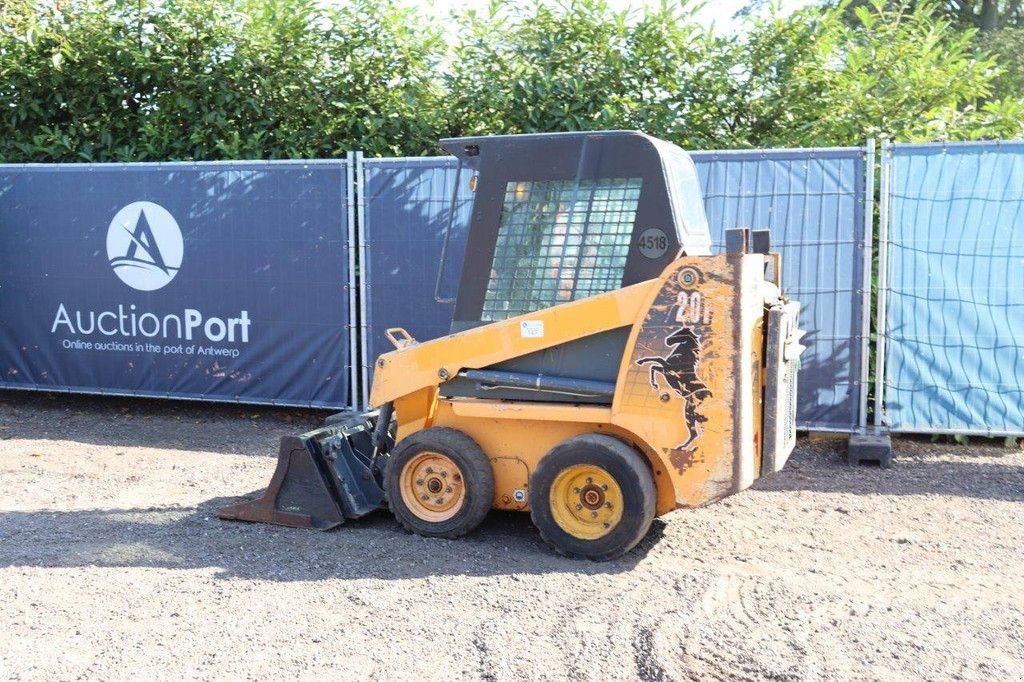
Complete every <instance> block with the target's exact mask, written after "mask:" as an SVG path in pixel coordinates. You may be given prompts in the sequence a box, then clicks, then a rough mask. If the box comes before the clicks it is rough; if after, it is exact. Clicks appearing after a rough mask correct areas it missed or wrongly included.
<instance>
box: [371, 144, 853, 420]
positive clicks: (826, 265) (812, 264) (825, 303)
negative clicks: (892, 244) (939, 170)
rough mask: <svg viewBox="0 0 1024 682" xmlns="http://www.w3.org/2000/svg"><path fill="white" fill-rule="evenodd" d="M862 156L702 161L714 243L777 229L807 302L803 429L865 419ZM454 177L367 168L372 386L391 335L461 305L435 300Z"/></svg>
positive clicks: (456, 256) (432, 325)
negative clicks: (745, 230) (390, 330)
mask: <svg viewBox="0 0 1024 682" xmlns="http://www.w3.org/2000/svg"><path fill="white" fill-rule="evenodd" d="M864 156H865V150H864V149H861V148H850V149H827V150H767V151H749V152H747V151H743V152H700V153H696V154H694V155H693V157H694V161H695V162H696V164H697V169H698V172H699V174H700V177H701V181H702V183H703V190H704V197H705V203H706V207H707V212H708V219H709V221H710V223H711V226H712V238H713V239H715V241H716V243H717V244H719V245H720V244H721V242H722V241H723V235H724V230H725V229H726V228H728V227H734V226H749V227H753V228H770V229H771V230H772V235H773V239H774V240H775V243H776V245H778V246H779V247H780V248H781V249H782V250H783V251H784V253H785V268H784V273H783V276H784V280H785V282H786V288H787V289H788V290H789V291H790V292H791V293H792V294H793V296H794V297H795V298H798V299H799V300H800V301H801V303H802V304H803V306H804V312H803V315H802V325H803V327H804V328H806V329H808V331H809V333H808V336H807V342H808V345H809V350H808V352H807V354H806V355H805V358H804V360H805V361H804V370H803V371H802V373H801V376H800V382H801V386H800V396H801V400H800V411H799V415H798V419H799V423H800V426H801V428H809V429H830V430H853V429H855V428H857V427H858V425H859V424H861V423H862V420H863V418H864V411H863V408H862V403H863V400H864V398H865V395H866V386H865V384H864V382H863V380H862V374H863V370H864V369H865V364H864V363H865V362H866V350H865V342H866V338H865V321H866V315H867V310H866V306H865V303H866V293H865V292H866V289H867V287H866V286H865V281H866V274H865V273H866V269H865V258H864V255H865V253H866V252H868V251H867V250H869V249H870V243H869V242H868V241H867V240H868V239H870V232H868V233H867V235H866V234H865V229H864V225H865V220H864V217H865V215H866V213H865V201H870V193H868V192H866V191H865V162H864ZM455 169H456V164H455V162H454V160H451V159H447V158H427V159H383V160H367V161H365V162H364V175H365V177H364V180H363V182H362V183H361V185H360V186H361V187H362V190H363V192H364V194H363V197H364V201H365V206H364V208H363V219H362V221H360V224H361V226H362V230H363V232H362V235H361V240H362V242H363V245H364V247H365V251H364V260H363V264H364V266H363V279H362V283H363V289H362V295H363V299H364V304H365V306H366V315H365V317H364V320H363V324H364V325H365V327H364V330H363V332H364V333H363V338H364V343H365V344H366V345H365V352H364V354H363V362H364V373H363V376H364V379H365V380H369V379H370V378H371V377H372V371H373V367H372V362H373V359H375V358H376V357H377V355H378V354H379V353H381V352H383V351H386V350H389V349H390V345H389V344H388V343H387V341H386V340H385V339H384V330H385V329H386V328H387V327H391V326H404V327H406V328H407V329H409V331H410V332H411V333H412V334H413V335H414V336H416V337H417V338H419V339H431V338H436V337H438V336H441V335H444V334H447V333H448V330H449V325H450V323H451V319H452V306H451V305H448V304H439V303H436V302H435V300H434V283H435V278H436V276H437V272H438V266H439V262H440V257H441V249H442V243H443V240H444V232H445V228H446V225H447V223H448V210H449V205H450V201H451V197H452V191H453V189H456V188H454V185H453V183H454V181H455ZM461 184H462V187H459V188H458V202H459V203H458V206H457V208H456V211H457V215H456V219H455V220H454V221H453V230H452V234H451V240H450V245H449V254H448V257H447V258H446V265H445V271H444V274H445V277H444V279H445V281H444V282H443V283H442V291H443V293H447V294H448V295H452V294H453V293H454V290H455V289H454V287H455V286H456V285H457V282H458V274H459V272H458V271H459V269H460V267H461V258H462V250H463V249H464V246H465V238H466V225H467V223H468V218H469V210H468V207H469V202H470V198H471V194H470V193H469V190H468V187H467V184H466V183H465V182H463V183H461ZM366 396H367V393H366V392H365V386H364V393H363V397H364V400H365V398H366Z"/></svg>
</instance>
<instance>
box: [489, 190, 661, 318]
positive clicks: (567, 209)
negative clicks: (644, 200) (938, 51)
mask: <svg viewBox="0 0 1024 682" xmlns="http://www.w3.org/2000/svg"><path fill="white" fill-rule="evenodd" d="M640 182H641V181H640V178H608V179H600V180H592V181H580V182H575V181H572V180H566V181H561V180H559V181H544V182H510V183H508V185H507V186H506V188H505V202H504V205H503V207H502V212H501V225H500V226H499V228H498V240H497V243H496V245H495V249H494V263H493V265H492V266H491V278H490V281H489V282H488V285H487V294H486V296H485V297H484V308H483V314H482V316H481V319H483V320H487V321H495V320H504V319H508V318H510V317H515V316H516V315H522V314H523V313H529V312H533V311H534V310H540V309H541V308H547V307H549V306H552V305H555V304H558V303H564V302H566V301H573V300H576V299H580V298H586V297H587V296H593V295H595V294H600V293H604V292H606V291H611V290H612V289H616V288H618V287H619V286H620V285H621V284H622V274H623V271H624V270H625V268H626V257H627V255H628V254H629V244H630V240H631V238H632V235H633V220H634V218H635V216H636V208H637V201H638V200H639V198H640Z"/></svg>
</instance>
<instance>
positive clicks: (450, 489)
mask: <svg viewBox="0 0 1024 682" xmlns="http://www.w3.org/2000/svg"><path fill="white" fill-rule="evenodd" d="M444 491H445V492H446V493H450V492H451V491H452V487H451V486H448V487H447V488H445V489H444Z"/></svg>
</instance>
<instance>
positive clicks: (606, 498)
mask: <svg viewBox="0 0 1024 682" xmlns="http://www.w3.org/2000/svg"><path fill="white" fill-rule="evenodd" d="M548 503H549V504H550V505H551V514H552V516H554V518H555V523H557V524H558V525H559V526H560V527H561V529H562V530H564V531H565V532H566V533H568V534H569V535H572V536H573V537H575V538H579V539H581V540H596V539H598V538H600V537H604V536H605V535H607V534H608V533H611V532H612V531H613V530H615V527H616V526H618V525H619V522H620V521H621V520H622V489H621V488H620V487H619V484H618V483H617V482H616V481H615V479H614V478H613V477H612V475H611V474H609V473H608V472H607V471H605V470H604V469H602V468H601V467H598V466H593V465H590V464H575V465H573V466H570V467H566V468H565V469H563V470H562V471H561V472H560V473H559V474H558V476H557V477H556V478H555V482H554V483H552V484H551V493H550V494H549V496H548Z"/></svg>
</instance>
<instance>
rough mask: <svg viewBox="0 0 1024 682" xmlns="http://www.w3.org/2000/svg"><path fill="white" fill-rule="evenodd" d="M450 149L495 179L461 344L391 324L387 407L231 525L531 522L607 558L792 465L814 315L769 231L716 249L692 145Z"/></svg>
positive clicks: (324, 448)
mask: <svg viewBox="0 0 1024 682" xmlns="http://www.w3.org/2000/svg"><path fill="white" fill-rule="evenodd" d="M441 147H442V148H443V149H444V150H445V151H447V152H448V153H450V154H452V155H454V156H455V157H457V158H458V160H459V170H458V183H459V184H460V185H461V183H462V182H466V183H468V184H469V187H471V188H472V189H473V207H472V213H471V218H470V223H469V231H468V240H467V243H466V250H465V255H464V258H463V267H462V272H461V280H460V283H459V287H458V291H457V298H456V299H455V301H454V302H455V314H454V321H453V323H452V333H451V334H450V335H449V336H445V337H443V338H439V339H435V340H432V341H426V342H417V341H416V340H415V339H414V338H413V337H412V336H411V335H410V334H408V333H407V332H406V331H405V330H403V329H400V328H396V329H389V330H388V332H387V336H388V338H389V339H390V340H391V342H392V343H393V344H394V346H395V350H393V351H391V352H389V353H385V354H383V355H381V356H380V357H379V358H377V360H376V362H375V363H374V374H373V385H372V390H371V395H370V403H371V405H372V406H373V407H374V408H375V409H373V410H371V411H368V412H365V413H361V414H351V413H349V414H346V413H342V414H340V415H335V416H334V417H332V418H330V419H328V423H327V424H326V425H325V426H324V427H322V428H319V429H316V430H314V431H311V432H309V433H305V434H303V435H301V436H291V437H286V438H283V439H282V442H281V449H280V454H279V457H278V463H277V469H276V471H275V473H274V476H273V479H272V481H271V483H270V487H269V488H268V489H267V490H266V492H265V493H264V494H263V495H262V496H261V497H260V498H258V499H256V500H253V501H247V502H243V503H241V504H237V505H234V506H232V507H228V508H225V509H223V510H221V512H220V516H221V517H222V518H226V519H236V520H244V521H262V522H268V523H276V524H281V525H285V526H298V527H308V528H321V529H326V528H331V527H334V526H337V525H339V524H341V523H343V522H344V520H345V519H354V518H358V517H360V516H363V515H365V514H368V513H370V512H372V511H374V510H376V509H379V508H381V507H387V508H390V510H391V512H392V513H393V514H394V516H395V518H396V519H397V520H398V522H399V523H400V524H401V525H402V526H403V527H405V528H406V529H408V530H410V531H412V532H415V533H419V534H421V535H426V536H431V537H444V538H456V537H459V536H461V535H463V534H465V533H468V532H469V531H471V530H473V528H475V527H476V526H477V525H478V524H479V523H480V522H481V521H482V520H483V518H484V516H485V515H486V514H487V512H488V511H489V510H490V509H509V510H518V511H528V512H530V514H531V516H532V519H533V523H534V524H535V525H536V526H537V528H538V529H539V530H540V532H541V535H542V536H543V538H544V539H545V540H546V541H547V542H548V543H549V544H550V545H551V546H552V547H553V548H554V549H555V550H557V551H558V552H561V553H563V554H565V555H568V556H573V557H586V558H590V559H595V560H605V559H612V558H615V557H618V556H621V555H622V554H624V553H625V552H628V551H629V550H630V549H632V548H633V547H634V546H635V545H636V544H637V543H638V542H640V540H641V539H642V538H643V537H644V535H645V534H646V533H647V531H648V529H649V528H650V526H651V522H652V520H653V519H654V517H655V516H658V515H661V514H665V513H667V512H669V511H672V510H673V509H678V508H681V507H699V506H701V505H704V504H707V503H709V502H712V501H714V500H718V499H720V498H723V497H725V496H727V495H731V494H733V493H737V492H739V491H741V490H743V489H745V488H747V487H748V486H750V484H751V483H753V481H754V480H755V479H756V478H758V477H759V476H764V475H766V474H769V473H771V472H774V471H778V470H779V469H780V468H781V467H782V466H783V464H784V463H785V461H786V458H787V457H788V456H789V453H790V451H791V450H792V448H793V445H794V440H795V422H794V417H795V412H796V372H797V368H798V365H799V356H800V353H801V351H802V350H803V346H801V345H800V337H801V335H802V333H803V332H801V331H800V330H799V329H798V317H799V305H798V304H797V303H796V302H793V301H789V300H788V299H787V298H786V297H785V296H784V295H783V293H782V288H781V284H782V282H781V266H782V263H781V258H780V256H779V254H777V253H773V252H772V251H771V249H770V243H769V242H770V240H769V235H768V233H767V231H753V232H751V231H750V230H748V229H745V228H741V229H734V230H729V231H727V232H726V238H725V244H724V250H723V252H722V253H721V254H720V255H712V244H711V238H710V234H709V231H708V224H707V218H706V217H705V214H704V206H703V202H702V199H701V191H700V183H699V181H698V178H697V173H696V171H695V168H694V165H693V162H692V161H691V159H690V158H689V156H687V155H686V153H684V152H683V151H682V150H681V149H679V148H678V147H675V146H674V145H671V144H669V143H666V142H663V141H660V140H656V139H653V138H651V137H648V136H646V135H643V134H640V133H636V132H629V131H610V132H593V133H554V134H541V135H509V136H493V137H476V138H459V139H449V140H443V141H442V142H441ZM453 202H454V198H453ZM450 213H451V214H454V211H451V212H450ZM450 229H451V226H450V225H449V230H450ZM444 260H445V256H444V255H442V267H441V268H439V272H438V289H440V283H441V270H443V263H444Z"/></svg>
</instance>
